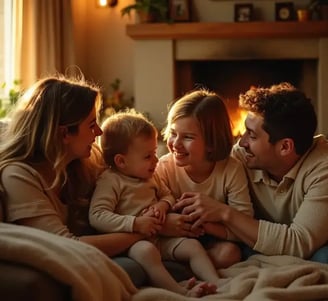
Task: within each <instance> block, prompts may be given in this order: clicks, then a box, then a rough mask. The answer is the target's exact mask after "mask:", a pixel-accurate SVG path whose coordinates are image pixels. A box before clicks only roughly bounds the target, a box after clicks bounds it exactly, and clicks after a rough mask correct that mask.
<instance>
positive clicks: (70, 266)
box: [0, 223, 137, 301]
mask: <svg viewBox="0 0 328 301" xmlns="http://www.w3.org/2000/svg"><path fill="white" fill-rule="evenodd" d="M0 259H2V260H6V261H13V262H20V263H23V264H26V265H29V266H32V267H34V268H36V269H38V270H41V271H44V272H46V273H48V274H49V275H51V276H52V277H53V278H55V279H57V280H59V281H60V282H62V283H66V284H67V285H69V286H70V287H71V288H72V297H73V300H76V301H119V300H130V299H131V296H132V294H134V293H135V292H136V291H137V290H136V288H135V287H134V285H133V284H132V282H131V280H130V278H129V276H128V275H127V274H126V273H125V272H124V271H123V270H122V269H121V268H120V267H119V266H118V265H117V264H115V263H114V262H113V261H112V260H110V259H109V258H108V257H107V256H105V255H104V254H103V253H102V252H100V251H99V250H98V249H96V248H94V247H92V246H89V245H87V244H85V243H82V242H78V241H74V240H72V239H68V238H64V237H60V236H58V235H54V234H50V233H47V232H44V231H40V230H36V229H33V228H28V227H23V226H17V225H11V224H5V223H0ZM0 299H1V296H0Z"/></svg>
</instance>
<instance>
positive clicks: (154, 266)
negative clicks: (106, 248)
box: [89, 110, 219, 297]
mask: <svg viewBox="0 0 328 301" xmlns="http://www.w3.org/2000/svg"><path fill="white" fill-rule="evenodd" d="M102 129H103V132H104V133H103V135H102V137H101V147H102V150H103V155H104V160H105V162H106V163H107V165H108V169H107V170H105V171H104V172H103V173H102V174H101V176H100V177H99V179H98V181H97V185H96V189H95V191H94V193H93V196H92V200H91V204H90V211H89V219H90V223H91V225H92V226H93V227H95V228H96V229H97V230H99V231H101V232H134V233H140V234H142V235H145V236H146V237H147V240H140V241H138V242H136V243H135V244H134V245H133V246H131V247H130V249H129V250H128V256H129V257H131V258H133V259H134V260H136V261H137V262H139V263H140V264H141V265H142V267H143V268H144V269H145V271H146V272H147V274H148V276H149V278H150V281H151V283H152V284H153V285H155V286H158V287H161V288H165V289H168V290H171V291H174V292H176V293H179V294H183V295H188V296H193V297H201V296H203V295H206V294H209V293H213V292H215V288H216V286H215V285H211V284H210V283H215V284H217V283H218V281H219V277H218V275H217V272H216V270H215V268H214V266H213V264H212V262H211V260H210V259H209V257H208V255H207V253H206V251H205V250H204V248H203V247H202V245H201V244H200V243H199V242H198V241H197V240H195V239H189V238H185V237H161V236H158V235H157V233H158V231H159V230H160V229H161V225H162V224H163V222H164V221H165V217H166V213H167V212H168V211H169V210H170V209H171V207H172V206H173V205H174V203H175V199H174V198H173V197H172V195H171V193H170V191H169V190H168V189H167V188H166V187H163V186H162V185H161V183H160V182H159V180H158V177H157V176H156V174H154V171H155V167H156V165H157V162H158V159H157V156H156V150H157V129H156V128H155V127H154V125H153V124H152V123H151V122H150V121H148V120H147V119H146V118H145V117H144V116H143V115H142V114H141V113H138V112H136V111H135V110H129V111H124V112H119V113H116V114H114V115H112V116H110V117H108V118H107V119H106V120H105V122H104V124H103V127H102ZM162 259H166V260H173V261H174V260H176V261H182V262H188V263H189V264H190V267H191V270H192V271H193V272H194V274H195V275H196V276H198V277H199V278H200V279H201V280H205V281H208V282H210V283H206V282H205V283H200V284H197V285H195V283H194V280H193V279H191V281H189V284H188V286H187V287H183V286H181V285H180V284H179V283H177V282H176V281H175V280H174V278H173V277H172V276H171V275H170V274H169V272H168V271H167V270H166V268H165V267H164V265H163V263H162Z"/></svg>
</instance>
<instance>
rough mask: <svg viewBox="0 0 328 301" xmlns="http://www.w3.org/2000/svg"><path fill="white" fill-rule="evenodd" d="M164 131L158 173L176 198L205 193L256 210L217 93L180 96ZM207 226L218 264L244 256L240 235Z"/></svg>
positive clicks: (207, 239)
mask: <svg viewBox="0 0 328 301" xmlns="http://www.w3.org/2000/svg"><path fill="white" fill-rule="evenodd" d="M163 134H164V140H166V142H167V147H168V149H169V151H170V153H169V154H166V155H164V156H162V157H161V158H160V160H159V163H158V166H157V173H158V175H159V176H160V178H161V180H162V181H163V182H164V183H165V185H167V187H168V188H169V189H170V190H171V192H172V194H173V195H174V197H175V198H177V199H183V198H185V197H189V198H190V197H193V196H196V195H197V196H199V195H201V197H203V198H212V199H215V200H216V201H218V202H224V203H227V204H229V205H230V206H232V207H235V208H236V209H237V210H239V211H241V212H244V213H245V214H248V215H250V216H252V215H253V208H252V204H251V202H250V197H249V192H248V188H247V178H246V175H245V172H244V169H243V167H242V165H241V164H240V163H239V161H237V160H235V159H234V158H232V157H231V156H230V152H231V149H232V145H233V136H232V131H231V122H230V119H229V115H228V112H227V109H226V107H225V105H224V102H223V101H222V100H221V98H220V97H219V96H218V95H217V94H215V93H211V92H209V91H206V90H198V91H193V92H191V93H189V94H186V95H185V96H184V97H182V98H181V99H179V100H178V101H176V102H175V103H174V104H173V105H172V107H171V108H170V110H169V113H168V117H167V126H166V128H165V129H164V130H163ZM191 218H192V216H191ZM189 228H191V224H190V226H189ZM202 228H203V229H204V230H205V233H206V235H205V236H201V237H200V240H201V241H202V243H203V244H204V246H205V248H206V249H207V250H208V254H209V256H210V258H211V259H212V261H213V262H214V264H215V266H216V267H217V268H222V267H228V266H230V265H231V264H233V263H236V262H238V261H239V260H240V258H241V252H240V249H239V247H238V245H237V244H236V243H234V242H233V241H234V240H236V238H235V236H234V235H233V233H232V232H230V231H229V229H228V228H225V227H224V226H223V225H221V224H219V223H217V224H214V223H206V224H203V225H202Z"/></svg>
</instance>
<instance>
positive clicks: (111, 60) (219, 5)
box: [71, 0, 309, 98]
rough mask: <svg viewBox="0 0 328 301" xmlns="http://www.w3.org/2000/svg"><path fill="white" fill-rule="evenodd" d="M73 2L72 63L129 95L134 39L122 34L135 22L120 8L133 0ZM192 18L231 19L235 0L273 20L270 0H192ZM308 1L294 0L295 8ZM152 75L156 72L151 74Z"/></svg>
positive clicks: (226, 20)
mask: <svg viewBox="0 0 328 301" xmlns="http://www.w3.org/2000/svg"><path fill="white" fill-rule="evenodd" d="M71 1H72V5H73V18H74V33H75V41H74V43H75V45H76V47H75V49H76V63H77V66H78V67H79V68H80V69H81V71H82V72H83V74H84V75H85V76H86V78H87V79H90V80H94V81H96V82H97V83H99V84H100V85H102V86H103V87H104V90H105V91H107V92H108V91H109V89H110V83H111V82H113V81H114V80H115V78H119V79H121V81H122V82H121V89H122V90H123V91H124V93H125V96H126V97H128V98H129V97H132V96H133V94H134V92H133V86H134V67H133V66H134V60H133V57H134V52H133V49H134V41H133V40H132V39H131V38H129V37H128V36H127V35H126V34H125V27H126V24H129V23H135V18H134V15H132V17H131V18H128V17H124V18H122V17H121V14H120V10H121V9H122V8H123V7H125V6H126V5H128V4H131V3H133V2H134V1H133V0H119V1H118V5H117V6H116V7H114V8H97V7H96V5H95V0H92V1H91V0H71ZM192 2H193V10H194V15H195V18H197V20H198V21H200V22H233V18H234V5H235V4H236V3H253V5H254V9H255V11H256V17H257V18H259V19H261V20H265V21H273V20H274V16H275V13H274V10H275V3H276V2H281V1H274V0H239V1H232V0H193V1H192ZM308 2H309V0H294V1H293V3H294V5H295V8H298V7H304V6H305V5H306V4H307V3H308ZM154 76H156V75H154ZM149 88H151V87H149Z"/></svg>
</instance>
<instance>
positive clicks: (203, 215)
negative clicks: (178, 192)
mask: <svg viewBox="0 0 328 301" xmlns="http://www.w3.org/2000/svg"><path fill="white" fill-rule="evenodd" d="M227 207H228V206H227V205H226V204H223V203H221V202H218V201H216V200H214V199H212V198H210V197H209V196H207V195H204V194H201V193H199V192H185V193H183V194H182V196H181V198H180V199H179V200H178V201H177V203H176V204H175V205H174V208H173V209H174V210H181V212H182V214H185V215H188V216H190V218H191V221H192V222H193V225H192V230H193V229H194V228H198V227H200V226H201V225H202V224H203V223H204V222H221V221H222V220H223V214H224V212H225V211H226V210H225V209H227Z"/></svg>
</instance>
